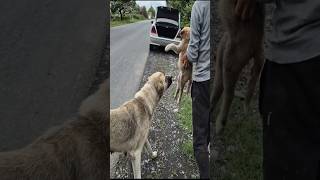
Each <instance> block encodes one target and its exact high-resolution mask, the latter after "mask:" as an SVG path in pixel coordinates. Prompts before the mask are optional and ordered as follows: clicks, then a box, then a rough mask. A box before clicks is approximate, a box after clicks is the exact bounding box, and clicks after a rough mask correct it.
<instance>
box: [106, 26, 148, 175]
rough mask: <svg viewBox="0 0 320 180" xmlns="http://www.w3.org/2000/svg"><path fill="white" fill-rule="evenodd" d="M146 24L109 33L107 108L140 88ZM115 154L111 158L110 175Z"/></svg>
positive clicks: (146, 50)
mask: <svg viewBox="0 0 320 180" xmlns="http://www.w3.org/2000/svg"><path fill="white" fill-rule="evenodd" d="M150 26H151V23H150V21H149V20H147V21H141V22H137V23H132V24H127V25H123V26H118V27H113V28H111V31H110V106H111V108H115V107H118V106H119V105H121V104H122V103H124V102H125V101H127V100H129V99H131V98H133V96H134V94H135V92H136V91H137V90H138V88H139V84H140V81H141V78H142V75H143V71H144V66H145V64H146V61H147V56H148V54H149V41H150V39H149V29H150ZM117 160H118V154H117V153H114V154H112V155H111V156H110V175H111V177H114V165H115V163H116V162H117Z"/></svg>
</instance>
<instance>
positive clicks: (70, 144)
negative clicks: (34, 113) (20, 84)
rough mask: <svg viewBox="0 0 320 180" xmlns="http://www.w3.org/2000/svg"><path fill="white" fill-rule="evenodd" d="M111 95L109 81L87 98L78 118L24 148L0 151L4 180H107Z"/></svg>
mask: <svg viewBox="0 0 320 180" xmlns="http://www.w3.org/2000/svg"><path fill="white" fill-rule="evenodd" d="M108 96H109V86H108V84H107V81H105V82H104V83H103V84H102V85H101V86H100V88H99V90H98V91H97V92H96V93H94V94H93V95H91V96H89V97H88V98H87V99H86V100H84V101H83V103H82V105H81V107H80V109H79V113H78V116H77V117H73V118H71V119H70V120H69V121H66V122H65V123H64V124H62V125H61V126H57V127H55V128H52V129H50V130H49V131H47V132H46V133H45V134H44V135H42V136H40V137H39V138H37V139H36V140H35V141H34V142H32V143H31V144H29V145H28V146H26V147H24V148H22V149H19V150H15V151H10V152H2V153H0V179H1V180H18V179H19V180H22V179H23V180H45V179H48V180H49V179H50V180H70V179H77V180H105V179H107V178H108V177H107V171H108V168H107V167H108V158H107V127H106V124H107V123H106V122H107V117H108V114H107V112H108V109H109V103H108Z"/></svg>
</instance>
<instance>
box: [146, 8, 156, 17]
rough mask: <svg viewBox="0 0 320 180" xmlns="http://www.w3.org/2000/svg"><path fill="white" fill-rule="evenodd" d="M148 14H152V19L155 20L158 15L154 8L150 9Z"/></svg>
mask: <svg viewBox="0 0 320 180" xmlns="http://www.w3.org/2000/svg"><path fill="white" fill-rule="evenodd" d="M148 13H150V14H151V18H154V17H155V15H156V11H155V10H154V8H153V7H152V6H151V7H150V8H149V9H148Z"/></svg>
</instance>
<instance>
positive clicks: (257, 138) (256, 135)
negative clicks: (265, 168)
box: [223, 98, 262, 180]
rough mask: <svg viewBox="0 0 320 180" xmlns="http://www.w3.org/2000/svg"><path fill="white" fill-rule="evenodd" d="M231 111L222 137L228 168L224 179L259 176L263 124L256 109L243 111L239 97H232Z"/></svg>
mask: <svg viewBox="0 0 320 180" xmlns="http://www.w3.org/2000/svg"><path fill="white" fill-rule="evenodd" d="M254 101H256V99H255V100H254ZM253 107H254V104H253V103H252V104H251V108H253ZM230 112H231V113H230V116H229V117H230V118H229V120H228V122H227V126H226V128H225V133H224V137H223V138H224V143H225V147H226V149H225V159H226V171H227V172H228V173H227V174H226V177H224V178H223V179H224V180H232V179H239V180H261V179H262V173H261V172H262V125H261V120H260V116H259V113H258V112H257V110H251V111H250V112H248V114H247V115H246V114H245V113H244V112H243V103H242V102H241V101H240V99H239V98H235V99H234V102H233V105H232V109H231V111H230ZM232 112H235V113H232Z"/></svg>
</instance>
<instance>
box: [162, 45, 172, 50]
mask: <svg viewBox="0 0 320 180" xmlns="http://www.w3.org/2000/svg"><path fill="white" fill-rule="evenodd" d="M171 46H172V44H168V45H166V47H165V48H164V51H165V52H168V51H170V50H171Z"/></svg>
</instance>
